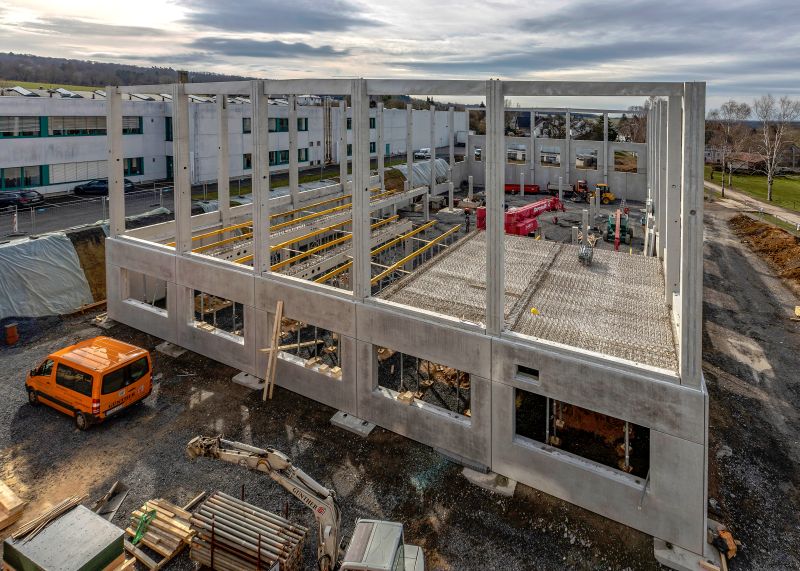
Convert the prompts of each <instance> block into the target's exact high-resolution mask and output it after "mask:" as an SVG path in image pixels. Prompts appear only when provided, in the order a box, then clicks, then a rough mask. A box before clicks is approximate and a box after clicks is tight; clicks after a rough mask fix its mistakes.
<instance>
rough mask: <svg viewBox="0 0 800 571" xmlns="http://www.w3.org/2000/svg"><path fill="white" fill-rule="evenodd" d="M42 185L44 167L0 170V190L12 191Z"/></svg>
mask: <svg viewBox="0 0 800 571" xmlns="http://www.w3.org/2000/svg"><path fill="white" fill-rule="evenodd" d="M41 184H42V167H40V166H33V167H9V168H4V169H0V188H3V189H6V190H11V189H17V188H23V187H26V186H40V185H41Z"/></svg>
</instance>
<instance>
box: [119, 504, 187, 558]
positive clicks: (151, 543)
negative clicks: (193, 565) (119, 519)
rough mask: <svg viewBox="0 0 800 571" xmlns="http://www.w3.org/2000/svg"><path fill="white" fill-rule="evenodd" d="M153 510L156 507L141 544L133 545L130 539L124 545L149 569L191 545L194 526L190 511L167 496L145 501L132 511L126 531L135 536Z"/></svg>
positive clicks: (140, 541) (132, 536)
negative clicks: (149, 552)
mask: <svg viewBox="0 0 800 571" xmlns="http://www.w3.org/2000/svg"><path fill="white" fill-rule="evenodd" d="M152 511H155V517H154V518H153V519H152V520H151V521H150V523H148V524H147V526H146V528H145V531H144V534H143V535H142V536H141V539H140V540H139V542H138V544H137V545H133V543H132V542H131V541H126V542H125V549H126V550H127V551H128V552H129V553H130V554H131V555H133V556H134V557H136V559H138V560H139V561H140V562H141V563H142V564H144V565H145V566H146V567H147V568H148V569H150V570H151V571H155V570H157V569H161V568H162V567H163V566H164V565H166V564H167V563H168V562H169V561H171V560H172V559H173V558H174V557H175V556H176V555H178V553H180V552H181V551H182V550H183V548H184V547H186V546H187V545H189V542H190V541H191V539H192V536H193V535H194V530H192V528H191V526H190V525H189V518H190V517H191V515H192V514H191V513H189V512H188V511H186V510H185V509H183V508H181V507H178V506H176V505H173V504H171V503H169V502H168V501H166V500H162V499H155V500H150V501H148V502H145V504H144V505H143V506H142V507H141V508H139V509H138V510H136V511H134V512H133V516H132V518H131V525H130V527H128V528H127V529H126V530H125V533H127V534H128V535H129V536H130V537H131V538H134V539H135V537H136V530H137V528H138V527H139V522H140V521H141V520H142V518H143V517H146V514H148V513H150V512H152ZM140 546H145V547H147V548H148V549H150V550H152V551H153V552H155V553H157V554H158V555H160V556H161V558H162V559H161V560H160V561H157V560H156V559H157V558H153V557H151V556H150V555H149V554H148V553H146V552H145V551H144V550H143V549H142V548H141V547H140Z"/></svg>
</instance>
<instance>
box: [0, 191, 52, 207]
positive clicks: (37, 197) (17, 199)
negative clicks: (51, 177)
mask: <svg viewBox="0 0 800 571" xmlns="http://www.w3.org/2000/svg"><path fill="white" fill-rule="evenodd" d="M40 204H44V197H43V196H42V195H41V193H39V192H37V191H35V190H4V191H2V192H0V210H13V209H14V207H15V206H16V207H17V208H30V207H31V206H39V205H40Z"/></svg>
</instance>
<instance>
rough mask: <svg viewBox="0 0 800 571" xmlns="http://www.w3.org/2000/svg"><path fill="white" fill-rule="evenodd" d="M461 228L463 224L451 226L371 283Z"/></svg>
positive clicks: (374, 282)
mask: <svg viewBox="0 0 800 571" xmlns="http://www.w3.org/2000/svg"><path fill="white" fill-rule="evenodd" d="M459 228H461V224H459V225H458V226H453V227H452V228H450V230H448V231H447V232H445V233H444V234H441V235H439V236H437V237H436V238H434V239H433V240H431V241H430V242H428V243H427V244H425V245H424V246H423V247H422V248H420V249H418V250H415V251H414V252H412V253H411V254H409V255H408V256H406V257H405V258H403V259H402V260H400V261H397V262H395V263H394V264H392V265H391V266H389V267H388V268H387V269H385V270H383V271H382V272H381V273H379V274H378V275H377V276H375V277H374V278H372V280H370V285H375V284H376V283H378V282H379V281H381V280H382V279H383V278H385V277H386V276H388V275H389V274H391V273H392V272H393V271H395V270H396V269H397V268H399V267H400V266H402V265H404V264H406V263H408V262H410V261H411V260H413V259H414V258H416V257H417V256H419V255H420V254H422V253H423V252H425V251H427V250H429V249H430V248H433V247H434V246H435V245H436V244H437V243H438V242H441V241H442V240H444V239H445V238H447V237H448V236H449V235H450V234H452V233H454V232H456V231H458V229H459Z"/></svg>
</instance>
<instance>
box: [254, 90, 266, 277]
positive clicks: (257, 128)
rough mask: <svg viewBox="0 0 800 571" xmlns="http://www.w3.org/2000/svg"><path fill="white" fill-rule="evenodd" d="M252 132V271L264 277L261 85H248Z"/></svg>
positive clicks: (263, 114)
mask: <svg viewBox="0 0 800 571" xmlns="http://www.w3.org/2000/svg"><path fill="white" fill-rule="evenodd" d="M250 101H251V103H252V114H253V120H252V132H253V271H254V273H255V274H256V275H263V274H265V273H267V272H269V269H270V236H269V193H270V189H269V187H270V181H269V100H268V98H267V95H266V94H265V93H264V83H263V82H262V81H259V80H254V81H251V82H250Z"/></svg>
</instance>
